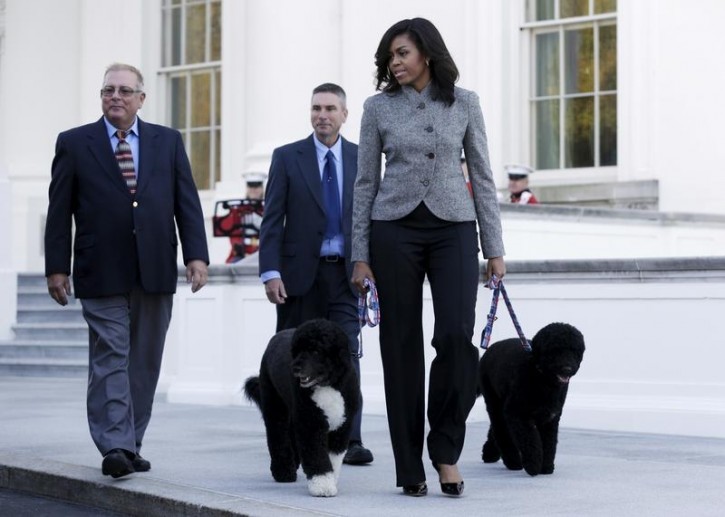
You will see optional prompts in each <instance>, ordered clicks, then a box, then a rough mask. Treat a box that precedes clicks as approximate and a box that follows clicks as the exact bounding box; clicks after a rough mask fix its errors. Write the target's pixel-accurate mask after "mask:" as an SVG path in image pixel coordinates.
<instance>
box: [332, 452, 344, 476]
mask: <svg viewBox="0 0 725 517" xmlns="http://www.w3.org/2000/svg"><path fill="white" fill-rule="evenodd" d="M329 455H330V463H331V464H332V471H333V472H334V473H335V481H337V480H338V479H340V470H342V460H343V458H345V453H344V452H343V453H342V454H333V453H332V452H331V453H329Z"/></svg>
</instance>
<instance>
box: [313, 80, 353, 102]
mask: <svg viewBox="0 0 725 517" xmlns="http://www.w3.org/2000/svg"><path fill="white" fill-rule="evenodd" d="M316 93H334V94H335V95H337V96H338V97H340V101H342V105H343V107H344V106H345V104H346V103H347V95H346V94H345V90H343V89H342V86H340V85H337V84H335V83H322V84H321V85H320V86H317V87H316V88H315V89H314V90H312V95H313V96H314V95H315V94H316Z"/></svg>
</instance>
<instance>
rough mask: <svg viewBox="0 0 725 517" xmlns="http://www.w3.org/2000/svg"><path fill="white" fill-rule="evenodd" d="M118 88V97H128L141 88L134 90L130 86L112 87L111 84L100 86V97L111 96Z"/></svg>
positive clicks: (138, 91)
mask: <svg viewBox="0 0 725 517" xmlns="http://www.w3.org/2000/svg"><path fill="white" fill-rule="evenodd" d="M116 90H118V95H119V96H120V97H125V98H128V97H130V96H131V95H133V94H134V93H140V92H142V91H143V90H134V89H133V88H131V87H130V86H119V87H118V88H114V87H113V86H105V87H103V88H101V97H113V94H114V93H115V92H116Z"/></svg>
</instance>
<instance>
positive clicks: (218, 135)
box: [214, 129, 222, 182]
mask: <svg viewBox="0 0 725 517" xmlns="http://www.w3.org/2000/svg"><path fill="white" fill-rule="evenodd" d="M221 180H222V132H221V130H219V129H217V130H216V131H214V181H217V182H219V181H221Z"/></svg>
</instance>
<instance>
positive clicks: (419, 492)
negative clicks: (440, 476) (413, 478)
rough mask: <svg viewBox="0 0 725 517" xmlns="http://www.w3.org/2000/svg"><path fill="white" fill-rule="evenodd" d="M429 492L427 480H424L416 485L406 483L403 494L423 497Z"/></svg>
mask: <svg viewBox="0 0 725 517" xmlns="http://www.w3.org/2000/svg"><path fill="white" fill-rule="evenodd" d="M427 494H428V485H426V484H425V481H422V482H420V483H418V484H416V485H405V486H404V487H403V495H409V496H410V497H423V496H424V495H427Z"/></svg>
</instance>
